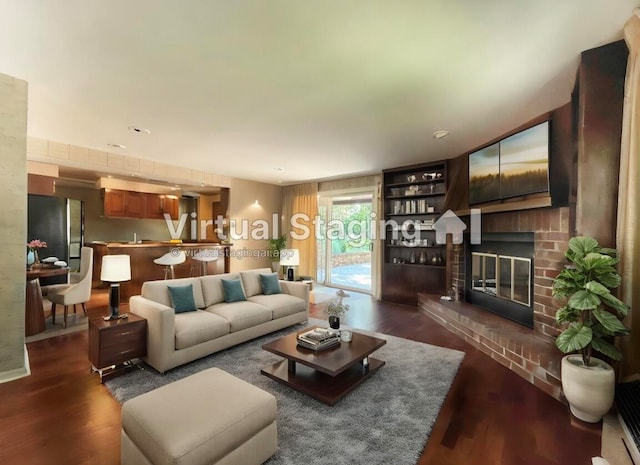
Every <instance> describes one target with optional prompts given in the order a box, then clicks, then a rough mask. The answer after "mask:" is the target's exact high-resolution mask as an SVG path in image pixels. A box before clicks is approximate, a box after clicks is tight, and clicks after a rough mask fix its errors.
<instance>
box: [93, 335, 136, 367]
mask: <svg viewBox="0 0 640 465" xmlns="http://www.w3.org/2000/svg"><path fill="white" fill-rule="evenodd" d="M146 354H147V343H146V341H135V342H132V343H130V344H128V345H113V346H110V347H103V348H101V350H100V355H99V357H98V360H99V362H98V363H99V365H97V367H98V368H104V367H107V366H110V365H119V364H120V363H124V362H126V361H127V360H131V359H132V358H138V357H142V356H144V355H146Z"/></svg>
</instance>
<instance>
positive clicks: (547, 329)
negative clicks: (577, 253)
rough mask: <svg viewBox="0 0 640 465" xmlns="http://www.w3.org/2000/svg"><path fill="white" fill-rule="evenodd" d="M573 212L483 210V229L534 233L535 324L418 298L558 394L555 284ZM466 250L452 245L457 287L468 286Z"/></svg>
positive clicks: (452, 277)
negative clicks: (466, 282)
mask: <svg viewBox="0 0 640 465" xmlns="http://www.w3.org/2000/svg"><path fill="white" fill-rule="evenodd" d="M570 218H571V216H570V209H569V208H568V207H563V208H540V209H532V210H518V211H512V212H500V213H491V214H483V215H482V232H483V233H498V232H533V233H534V259H533V261H534V283H533V301H534V304H533V310H534V316H533V326H534V327H533V330H531V329H528V328H525V327H524V326H521V325H519V324H517V323H513V322H511V321H509V320H506V319H504V318H502V317H500V316H497V315H495V314H493V313H491V312H489V311H487V310H484V309H482V308H480V307H476V306H473V305H470V304H466V303H455V302H443V301H440V298H439V297H440V296H435V297H434V296H426V295H421V299H420V300H419V307H420V309H421V310H422V311H423V312H424V313H425V314H427V315H429V316H431V317H432V318H434V320H436V321H437V322H438V323H440V324H443V325H444V326H446V327H447V328H449V329H450V330H451V331H452V332H454V333H456V334H458V335H460V336H461V337H463V338H464V339H465V340H466V341H467V342H469V343H471V344H472V345H474V346H476V347H478V348H479V349H480V350H482V351H484V352H485V353H487V354H488V355H490V356H491V357H493V358H494V359H495V360H497V361H498V362H500V363H501V364H502V365H504V366H506V367H507V368H509V369H510V370H512V371H514V372H516V373H518V374H519V375H520V376H522V377H523V378H524V379H526V380H527V381H529V382H530V383H532V384H535V385H536V386H538V387H539V388H540V389H542V390H544V391H545V392H547V393H548V394H550V395H551V396H553V397H555V398H557V399H560V398H561V397H560V396H561V393H560V381H559V378H560V359H561V358H562V355H563V354H562V353H561V352H560V351H559V350H558V349H557V348H556V347H555V344H554V342H553V340H554V338H555V337H556V336H557V335H558V334H559V329H558V327H557V325H556V323H555V313H556V310H557V309H558V308H560V307H561V305H562V304H561V302H559V301H557V300H556V299H553V297H552V286H553V279H554V278H555V277H556V276H557V275H558V273H559V272H560V271H561V270H562V269H563V268H564V265H565V264H566V259H565V257H564V251H565V250H566V249H567V247H568V244H569V239H570V237H571V231H572V229H573V225H572V224H571V221H570ZM465 253H466V252H465V247H464V246H463V245H449V247H448V249H447V258H448V263H449V267H448V269H447V273H448V276H447V278H448V280H447V282H449V283H451V286H452V287H455V288H456V289H458V290H460V289H464V286H465Z"/></svg>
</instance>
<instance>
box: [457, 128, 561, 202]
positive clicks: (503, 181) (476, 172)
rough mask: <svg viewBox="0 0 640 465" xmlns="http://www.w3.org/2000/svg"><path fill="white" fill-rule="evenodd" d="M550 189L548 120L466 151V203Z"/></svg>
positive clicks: (506, 197) (488, 200) (518, 195)
mask: <svg viewBox="0 0 640 465" xmlns="http://www.w3.org/2000/svg"><path fill="white" fill-rule="evenodd" d="M548 191H549V121H545V122H543V123H540V124H537V125H535V126H532V127H530V128H528V129H525V130H524V131H521V132H518V133H516V134H513V135H511V136H509V137H506V138H504V139H502V140H500V141H499V142H496V143H495V144H492V145H490V146H487V147H483V148H482V149H480V150H477V151H475V152H473V153H471V154H469V204H470V205H475V204H480V203H485V202H490V201H495V200H501V199H508V198H513V197H521V196H524V195H530V194H537V193H540V192H548Z"/></svg>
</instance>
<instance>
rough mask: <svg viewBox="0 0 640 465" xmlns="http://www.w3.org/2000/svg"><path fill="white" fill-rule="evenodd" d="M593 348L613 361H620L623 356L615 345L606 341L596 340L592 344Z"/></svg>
mask: <svg viewBox="0 0 640 465" xmlns="http://www.w3.org/2000/svg"><path fill="white" fill-rule="evenodd" d="M591 346H592V347H593V349H594V350H597V351H598V352H600V353H601V354H603V355H606V356H607V357H609V358H612V359H613V360H620V359H621V358H622V354H621V353H620V351H619V350H618V349H616V348H615V346H613V344H609V343H608V342H607V341H605V340H604V339H594V340H593V341H592V342H591Z"/></svg>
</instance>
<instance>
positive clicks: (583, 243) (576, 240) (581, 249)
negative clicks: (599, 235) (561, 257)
mask: <svg viewBox="0 0 640 465" xmlns="http://www.w3.org/2000/svg"><path fill="white" fill-rule="evenodd" d="M596 249H598V241H596V240H595V239H594V238H593V237H586V236H576V237H572V238H571V239H570V240H569V250H570V251H571V252H573V254H575V256H578V257H584V256H585V255H587V254H588V253H590V252H593V251H594V250H596Z"/></svg>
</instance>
